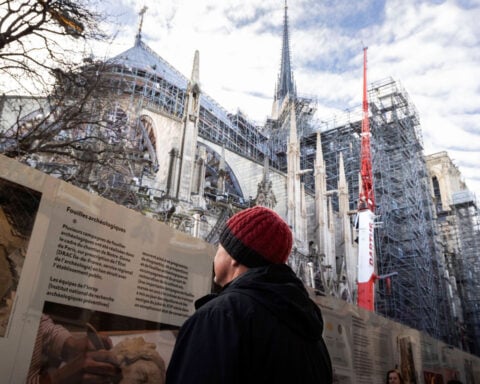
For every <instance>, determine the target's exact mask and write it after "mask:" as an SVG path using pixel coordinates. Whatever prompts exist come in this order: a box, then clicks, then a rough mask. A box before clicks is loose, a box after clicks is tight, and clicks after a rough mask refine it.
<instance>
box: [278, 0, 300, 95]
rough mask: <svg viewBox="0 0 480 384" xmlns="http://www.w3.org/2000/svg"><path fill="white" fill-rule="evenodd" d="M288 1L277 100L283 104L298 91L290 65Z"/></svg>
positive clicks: (284, 21) (284, 20) (284, 19)
mask: <svg viewBox="0 0 480 384" xmlns="http://www.w3.org/2000/svg"><path fill="white" fill-rule="evenodd" d="M287 10H288V7H287V0H285V15H284V18H283V40H282V61H281V63H280V73H279V75H278V83H277V87H276V88H277V90H276V94H275V99H276V100H278V101H279V103H280V104H281V102H282V101H283V99H284V98H285V96H287V95H290V98H291V99H292V98H295V96H296V91H295V86H294V82H293V72H292V68H291V65H290V38H289V33H288V13H287Z"/></svg>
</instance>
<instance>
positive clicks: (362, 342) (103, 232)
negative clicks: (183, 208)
mask: <svg viewBox="0 0 480 384" xmlns="http://www.w3.org/2000/svg"><path fill="white" fill-rule="evenodd" d="M0 245H1V246H0V263H1V264H0V266H1V268H0V273H1V274H0V284H1V286H0V289H1V291H0V293H1V295H2V296H1V302H0V353H1V355H2V360H1V362H0V375H1V376H0V377H2V380H4V381H5V382H8V383H25V382H27V383H36V382H38V381H39V375H40V374H41V372H43V371H45V370H48V371H53V372H55V371H59V370H61V369H62V367H65V366H67V364H68V363H67V364H65V361H61V358H62V356H60V355H59V356H51V355H53V354H54V353H53V352H55V347H56V346H58V345H60V343H61V341H62V340H63V341H64V340H65V338H66V337H70V336H72V337H74V338H76V339H77V340H78V339H82V338H87V337H91V340H92V342H93V343H94V344H96V345H95V347H96V348H98V349H101V348H104V347H107V345H105V342H106V340H108V341H109V343H110V345H111V346H112V347H113V348H112V352H113V353H115V354H116V355H117V356H118V357H119V358H121V359H124V360H123V363H124V364H123V366H124V367H128V368H129V369H126V370H125V371H124V372H123V375H124V381H123V382H125V383H132V382H134V381H132V380H130V379H129V378H128V375H129V374H130V373H131V372H132V371H135V370H134V369H132V368H133V367H132V364H135V362H137V361H141V362H142V364H143V368H145V365H146V364H148V365H149V367H148V372H149V373H148V374H149V375H151V376H150V378H151V379H153V380H154V381H155V382H158V383H162V382H163V380H164V375H165V370H166V368H167V367H168V363H169V361H170V357H171V353H172V350H173V347H174V344H175V339H176V334H177V331H178V328H179V326H180V325H181V324H182V323H183V322H184V321H185V319H186V318H188V316H190V314H192V313H193V310H194V308H193V303H194V301H195V299H197V298H198V297H200V296H203V295H204V294H207V293H209V292H210V290H211V282H212V261H213V256H214V253H215V249H214V247H213V246H212V245H210V244H208V243H206V242H204V241H202V240H200V239H197V238H194V237H192V236H190V235H188V234H186V233H183V232H179V231H176V230H174V229H172V228H170V227H169V226H167V225H165V224H163V223H160V222H158V221H156V220H153V219H150V218H147V217H145V216H144V215H142V214H140V213H138V212H134V211H132V210H129V209H127V208H125V207H123V206H119V205H116V204H115V203H112V202H110V201H108V200H105V199H103V198H101V197H98V196H96V195H94V194H91V193H89V192H87V191H84V190H81V189H79V188H76V187H74V186H72V185H70V184H68V183H65V182H63V181H60V180H57V179H55V178H53V177H50V176H48V175H46V174H43V173H41V172H38V171H36V170H34V169H31V168H29V167H27V166H25V165H22V164H20V163H18V162H16V161H14V160H11V159H8V158H6V157H3V156H0ZM309 292H310V293H311V297H312V299H313V300H314V301H315V302H316V303H317V304H318V305H319V306H320V308H321V309H322V313H323V318H324V332H323V336H324V338H325V341H326V344H327V347H328V350H329V352H330V356H331V360H332V365H333V368H334V382H335V383H342V384H362V383H365V384H366V383H369V384H371V383H378V384H382V383H383V382H385V375H386V372H387V371H388V370H389V369H392V368H394V367H398V368H399V369H400V370H401V372H402V373H403V375H404V377H405V379H406V380H405V382H406V383H415V384H421V383H428V384H430V383H446V382H447V381H448V380H449V379H453V378H456V379H459V380H461V381H462V382H463V383H464V384H475V383H476V384H479V383H480V358H478V357H476V356H472V355H469V354H467V353H465V352H463V351H460V350H458V349H455V348H452V347H451V346H449V345H447V344H445V343H442V342H440V341H438V340H435V339H433V338H431V337H430V336H427V335H426V334H424V333H422V332H420V331H417V330H414V329H411V328H408V327H406V326H404V325H401V324H399V323H396V322H393V321H391V320H388V319H386V318H384V317H382V316H379V315H377V314H375V313H373V312H370V311H366V310H364V309H362V308H359V307H357V306H355V305H352V304H349V303H347V302H345V301H342V300H340V299H338V298H335V297H327V296H319V295H318V292H315V290H313V289H309ZM92 334H93V336H92ZM57 337H58V339H59V340H56V338H57ZM42 340H43V341H44V343H45V344H46V345H45V346H44V347H45V348H42ZM108 347H109V346H108ZM126 351H127V352H126ZM135 353H136V354H137V355H135ZM132 354H133V356H132ZM145 357H147V358H146V359H145ZM129 380H130V381H129Z"/></svg>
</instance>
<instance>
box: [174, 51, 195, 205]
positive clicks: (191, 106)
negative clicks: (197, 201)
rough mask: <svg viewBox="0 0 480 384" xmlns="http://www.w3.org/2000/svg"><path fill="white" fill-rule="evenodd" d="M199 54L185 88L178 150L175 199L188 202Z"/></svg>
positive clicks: (193, 150)
mask: <svg viewBox="0 0 480 384" xmlns="http://www.w3.org/2000/svg"><path fill="white" fill-rule="evenodd" d="M199 56H200V54H199V52H198V51H195V57H194V60H193V69H192V76H191V78H190V81H189V82H188V86H187V100H186V103H185V114H184V117H183V134H182V142H181V150H180V161H181V165H180V177H179V180H178V188H177V198H178V199H180V200H185V201H189V200H190V196H191V192H192V180H193V169H194V165H195V156H196V152H197V137H198V117H199V113H200V83H199V68H200V65H199V61H200V59H199Z"/></svg>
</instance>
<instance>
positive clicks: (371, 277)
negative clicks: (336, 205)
mask: <svg viewBox="0 0 480 384" xmlns="http://www.w3.org/2000/svg"><path fill="white" fill-rule="evenodd" d="M362 106H363V119H362V133H361V152H360V162H361V163H360V181H361V183H360V188H359V200H358V279H357V280H358V283H357V284H358V286H357V288H358V299H357V304H358V306H359V307H362V308H365V309H367V310H369V311H374V309H375V308H374V292H375V289H374V284H375V279H376V276H375V242H374V237H373V236H374V231H373V230H374V218H375V215H374V212H375V198H374V193H373V173H372V155H371V151H370V137H371V133H370V122H369V119H368V98H367V48H366V47H365V48H363V105H362Z"/></svg>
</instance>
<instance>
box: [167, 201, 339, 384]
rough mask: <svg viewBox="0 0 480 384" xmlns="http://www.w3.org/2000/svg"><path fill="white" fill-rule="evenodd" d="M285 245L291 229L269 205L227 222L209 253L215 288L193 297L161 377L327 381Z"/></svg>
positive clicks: (315, 321) (324, 358) (322, 349)
mask: <svg viewBox="0 0 480 384" xmlns="http://www.w3.org/2000/svg"><path fill="white" fill-rule="evenodd" d="M291 248H292V233H291V231H290V228H289V227H288V225H287V224H286V223H285V221H283V219H282V218H281V217H280V216H279V215H278V214H276V213H275V212H274V211H272V210H270V209H268V208H264V207H254V208H249V209H246V210H244V211H241V212H239V213H237V214H236V215H234V216H232V217H231V218H230V219H229V220H228V221H227V223H226V225H225V227H224V229H223V231H222V233H221V235H220V245H219V246H218V250H217V253H216V255H215V259H214V272H215V282H216V283H217V284H218V285H220V286H221V287H222V290H221V291H220V293H219V294H210V295H207V296H205V297H203V298H201V299H199V300H197V302H196V303H195V306H196V309H197V311H196V312H195V314H194V315H193V316H192V317H190V318H189V319H188V320H187V321H186V322H185V324H184V325H183V326H182V328H181V329H180V332H179V334H178V337H177V342H176V345H175V349H174V351H173V355H172V358H171V360H170V364H169V366H168V369H167V384H175V383H178V384H180V383H181V384H188V383H197V384H207V383H208V384H215V383H225V384H226V383H228V384H231V383H239V384H240V383H241V384H252V383H262V384H263V383H291V384H296V383H302V384H305V383H331V382H332V367H331V363H330V357H329V354H328V351H327V348H326V346H325V343H324V341H323V339H322V330H323V320H322V315H321V313H320V309H319V308H318V306H317V305H316V304H315V303H314V302H313V301H312V300H311V299H310V298H309V297H308V293H307V291H306V290H305V288H304V286H303V284H302V282H301V281H300V280H299V279H298V278H297V277H296V276H295V274H294V272H293V271H292V270H291V269H290V267H288V266H287V265H286V264H285V263H286V261H287V258H288V256H289V254H290V252H291Z"/></svg>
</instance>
